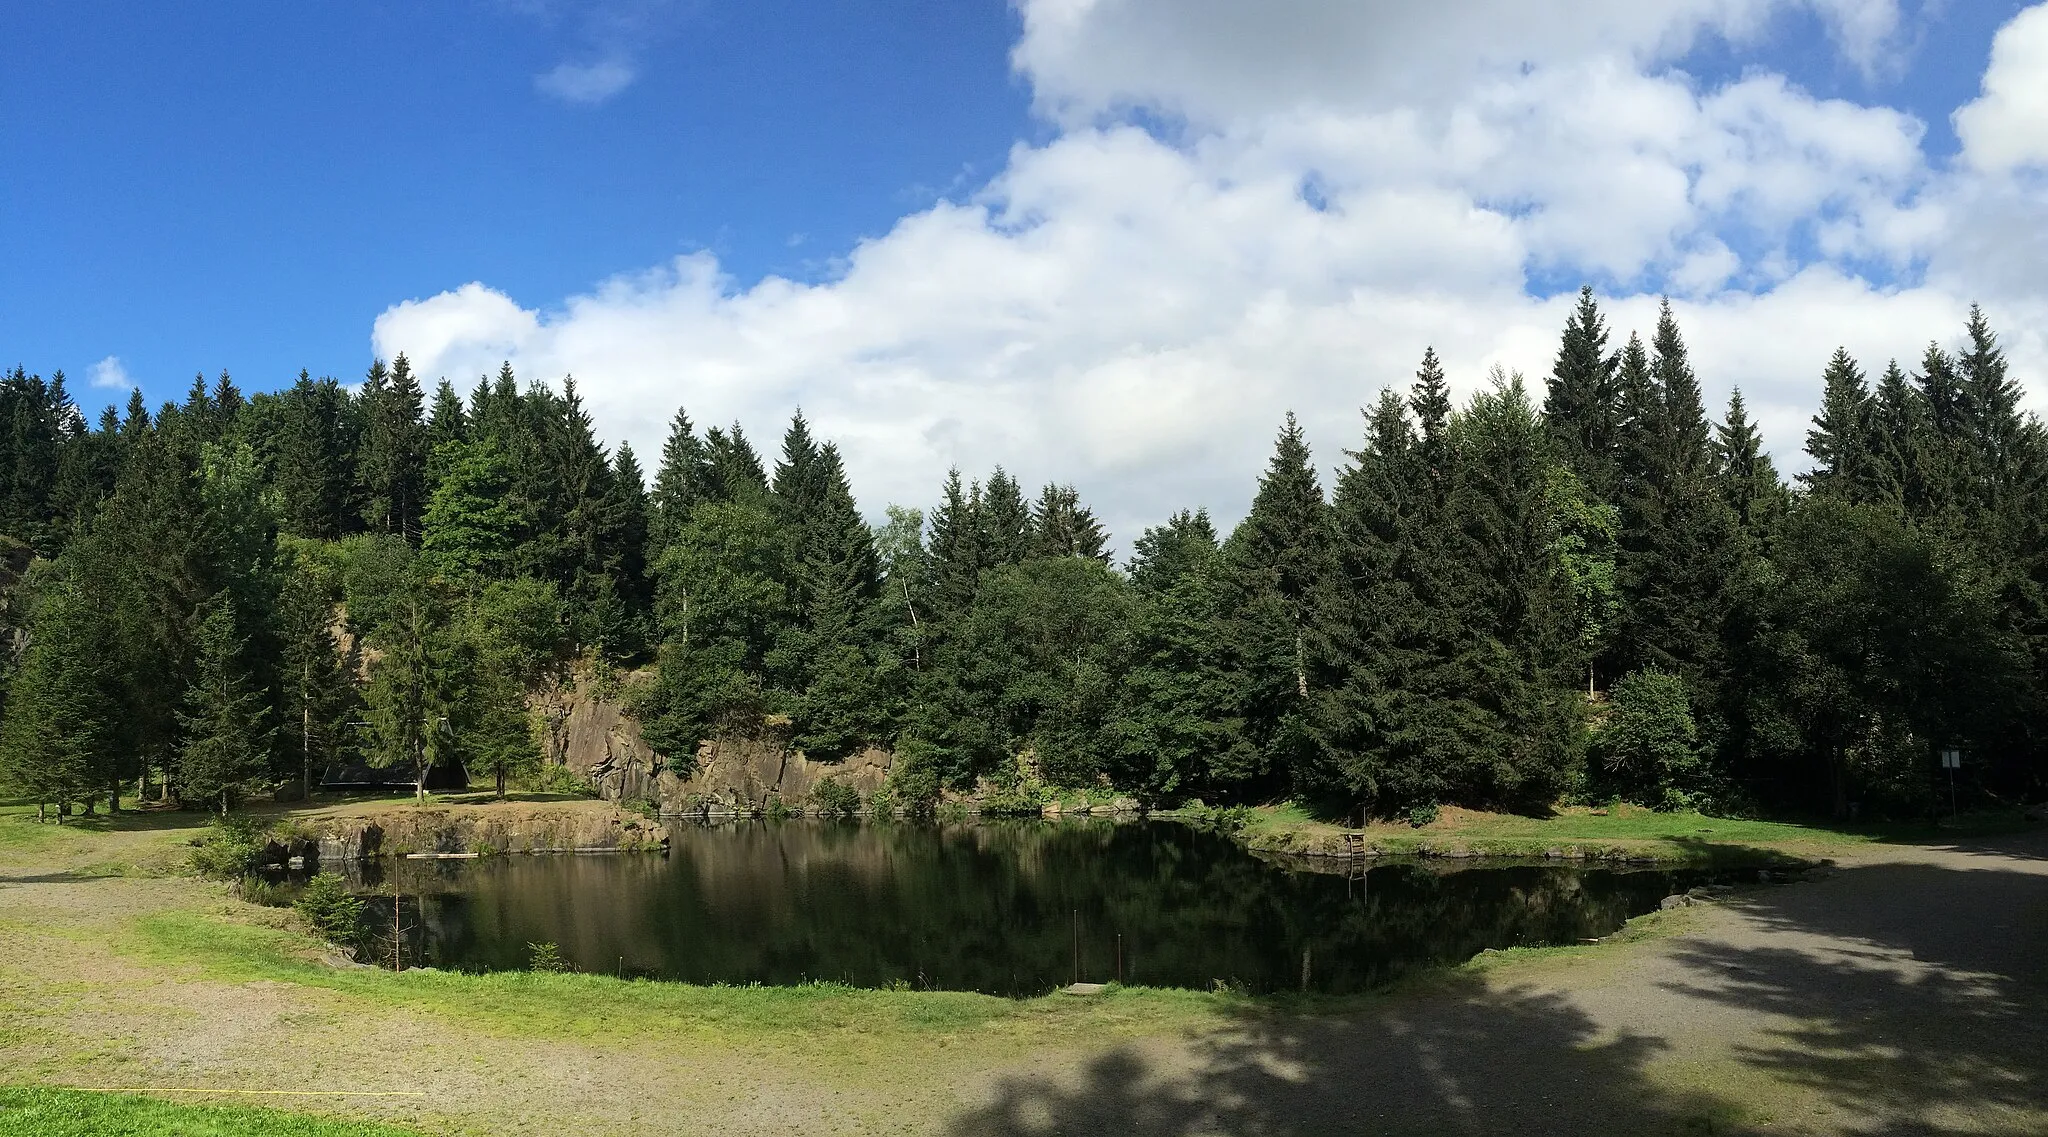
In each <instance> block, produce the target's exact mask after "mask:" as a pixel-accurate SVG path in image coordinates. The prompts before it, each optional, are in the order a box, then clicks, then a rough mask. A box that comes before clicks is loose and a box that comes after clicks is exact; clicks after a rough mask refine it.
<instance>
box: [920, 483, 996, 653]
mask: <svg viewBox="0 0 2048 1137" xmlns="http://www.w3.org/2000/svg"><path fill="white" fill-rule="evenodd" d="M941 493H942V494H943V499H942V500H941V501H940V503H939V505H938V506H937V508H935V509H933V510H932V513H931V518H930V527H931V540H930V542H929V544H928V547H929V549H930V555H931V560H930V563H931V583H932V602H933V604H934V605H935V606H936V607H937V610H938V613H939V614H940V615H941V617H945V616H951V615H954V614H956V613H960V612H964V611H966V610H967V609H968V608H969V607H970V606H971V605H973V603H974V597H975V594H976V593H977V592H978V591H979V590H980V588H981V570H982V568H983V567H984V566H985V565H986V564H987V563H988V561H987V559H986V554H985V553H984V552H983V546H982V524H981V517H980V513H981V490H980V487H979V486H976V487H973V488H971V489H970V488H969V487H966V486H963V485H962V484H961V482H960V470H959V468H958V467H954V468H953V469H951V470H948V471H946V484H945V487H944V488H943V490H942V491H941Z"/></svg>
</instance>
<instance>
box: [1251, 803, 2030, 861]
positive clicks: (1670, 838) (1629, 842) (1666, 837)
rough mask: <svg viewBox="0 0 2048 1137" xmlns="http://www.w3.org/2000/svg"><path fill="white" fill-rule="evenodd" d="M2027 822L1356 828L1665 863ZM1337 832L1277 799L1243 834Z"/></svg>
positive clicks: (1594, 818)
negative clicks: (1278, 801) (1627, 857)
mask: <svg viewBox="0 0 2048 1137" xmlns="http://www.w3.org/2000/svg"><path fill="white" fill-rule="evenodd" d="M2027 824H2028V823H2027V821H2026V820H2025V818H2024V817H2022V816H2021V815H2020V814H2018V813H2016V812H2013V813H1980V814H1968V815H1965V816H1963V817H1962V818H1960V819H1957V820H1953V821H1949V820H1944V821H1943V822H1942V823H1941V824H1939V825H1930V824H1927V823H1925V822H1904V823H1889V824H1880V825H1860V826H1844V825H1833V824H1827V823H1820V822H1816V823H1802V822H1791V821H1759V820H1747V819H1734V818H1724V817H1709V816H1707V815H1705V814H1701V813H1694V812H1691V811H1689V810H1688V811H1681V812H1673V813H1661V812H1658V811H1656V810H1651V809H1644V808H1642V807H1640V806H1632V805H1615V806H1611V807H1607V808H1601V809H1594V808H1588V807H1583V806H1579V807H1570V808H1566V809H1563V810H1560V811H1558V812H1556V813H1554V814H1552V815H1551V816H1548V817H1524V816H1519V815H1516V814H1510V813H1482V812H1479V811H1476V810H1467V809H1457V808H1449V807H1447V808H1445V809H1444V810H1443V811H1442V814H1441V816H1440V817H1439V819H1438V820H1436V821H1434V822H1432V823H1430V824H1428V825H1425V826H1421V827H1412V826H1409V825H1406V824H1402V823H1398V822H1376V823H1374V824H1372V825H1370V826H1367V827H1366V828H1365V829H1364V830H1363V834H1364V837H1365V841H1366V843H1367V844H1369V845H1370V846H1372V847H1373V848H1374V849H1376V850H1378V851H1379V852H1381V853H1385V854H1403V853H1418V854H1423V855H1430V854H1439V855H1441V854H1444V853H1450V852H1458V853H1463V854H1470V855H1480V856H1509V857H1517V856H1519V857H1529V856H1543V855H1544V854H1546V853H1550V852H1563V851H1569V852H1575V853H1577V854H1579V855H1583V856H1588V857H1594V858H1599V857H1604V856H1610V855H1612V856H1631V857H1637V858H1644V859H1654V860H1658V861H1668V862H1692V863H1714V862H1730V861H1755V862H1765V863H1767V862H1769V861H1771V860H1774V859H1779V858H1809V859H1810V858H1814V857H1825V856H1827V855H1829V853H1830V852H1831V851H1839V850H1843V849H1847V848H1850V847H1854V846H1857V845H1866V844H1871V843H1873V842H1901V843H1936V842H1947V841H1955V840H1959V839H1966V838H1969V837H1973V836H1984V835H1989V834H1993V833H2008V832H2014V831H2017V830H2020V829H2024V828H2026V827H2027ZM1344 832H1346V830H1344V829H1343V828H1342V827H1340V826H1337V825H1333V824H1330V823H1328V822H1325V821H1322V820H1318V819H1317V818H1316V817H1314V816H1313V815H1311V814H1310V813H1309V812H1308V811H1307V810H1306V809H1304V808H1302V807H1301V806H1299V805H1295V804H1292V803H1286V804H1281V805H1271V806H1261V807H1260V808H1258V809H1256V810H1253V811H1252V816H1251V818H1250V820H1249V822H1248V823H1247V824H1246V826H1245V829H1244V834H1243V837H1244V840H1245V843H1246V844H1248V845H1250V846H1251V847H1252V848H1254V849H1260V850H1266V851H1271V852H1301V853H1308V852H1324V853H1334V852H1340V851H1342V850H1343V845H1342V841H1343V838H1342V836H1341V834H1342V833H1344ZM1349 832H1359V830H1356V829H1353V830H1349Z"/></svg>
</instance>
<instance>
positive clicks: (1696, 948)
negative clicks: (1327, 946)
mask: <svg viewBox="0 0 2048 1137" xmlns="http://www.w3.org/2000/svg"><path fill="white" fill-rule="evenodd" d="M1987 864H1988V862H1987ZM2009 865H2010V862H2008V867H2005V868H1996V867H1987V868H1986V869H1984V870H1979V871H1972V870H1969V869H1956V868H1941V867H1934V866H1925V865H1878V866H1870V867H1867V868H1856V869H1850V870H1845V871H1844V872H1842V873H1841V874H1839V876H1838V877H1837V878H1836V879H1833V880H1829V881H1826V882H1824V883H1822V884H1815V885H1801V886H1796V887H1792V888H1778V889H1768V890H1764V891H1761V892H1757V893H1753V894H1750V895H1748V896H1745V897H1742V898H1740V899H1739V900H1737V901H1736V902H1735V903H1736V906H1737V907H1738V908H1740V910H1741V912H1742V914H1743V915H1745V916H1746V917H1748V920H1747V921H1745V922H1744V923H1743V925H1742V926H1741V928H1740V929H1738V930H1737V931H1736V932H1731V933H1730V934H1728V935H1727V936H1725V937H1724V936H1720V935H1702V936H1700V937H1697V938H1688V939H1684V940H1680V941H1677V942H1676V943H1675V944H1673V945H1672V946H1671V947H1669V948H1666V949H1662V950H1661V951H1660V952H1659V954H1658V955H1657V956H1656V957H1654V960H1645V963H1646V965H1654V967H1655V968H1656V969H1658V971H1661V975H1659V976H1658V977H1657V978H1655V979H1654V980H1649V981H1643V983H1642V988H1643V990H1642V992H1641V995H1640V998H1639V1004H1638V1005H1636V1006H1634V1007H1631V1008H1624V1009H1623V1010H1621V1011H1619V1012H1617V1011H1616V1009H1615V1005H1614V1000H1615V999H1616V998H1617V993H1616V991H1615V990H1613V989H1604V990H1601V991H1599V992H1597V993H1589V994H1597V996H1598V997H1597V998H1578V997H1574V996H1573V995H1569V994H1563V993H1558V992H1553V991H1547V990H1539V989H1537V988H1535V987H1533V986H1522V987H1508V988H1502V987H1500V986H1498V985H1491V986H1490V985H1488V984H1487V983H1486V982H1485V981H1484V980H1482V979H1481V978H1479V977H1477V976H1467V975H1459V976H1456V977H1453V978H1451V979H1449V980H1447V981H1446V984H1445V985H1444V986H1443V987H1442V988H1440V989H1439V990H1437V991H1434V992H1431V993H1428V994H1419V995H1413V996H1398V997H1393V998H1390V999H1389V1001H1388V1002H1387V1004H1386V1005H1385V1006H1384V1007H1382V1008H1379V1009H1375V1010H1370V1011H1366V1012H1362V1013H1358V1014H1353V1015H1347V1016H1343V1017H1326V1018H1318V1017H1310V1016H1298V1015H1287V1014H1282V1013H1278V1012H1275V1011H1270V1010H1269V1011H1266V1012H1256V1011H1255V1012H1248V1013H1246V1014H1245V1015H1244V1016H1242V1017H1241V1018H1240V1019H1239V1020H1238V1021H1236V1022H1234V1023H1232V1024H1231V1025H1230V1026H1229V1027H1227V1028H1226V1029H1223V1030H1221V1031H1219V1032H1218V1033H1217V1034H1216V1035H1215V1036H1214V1037H1211V1038H1206V1039H1198V1040H1195V1041H1193V1042H1191V1043H1175V1042H1164V1041H1162V1042H1157V1043H1137V1044H1130V1045H1126V1046H1122V1047H1119V1048H1117V1049H1115V1050H1112V1051H1110V1052H1108V1053H1105V1054H1103V1055H1101V1056H1099V1057H1096V1058H1094V1059H1093V1060H1091V1061H1090V1062H1089V1063H1088V1064H1087V1065H1086V1066H1085V1068H1083V1069H1082V1070H1080V1071H1079V1072H1078V1073H1072V1074H1051V1073H1047V1074H1024V1075H1018V1076H1013V1077H1011V1078H1009V1079H1007V1080H1005V1081H1003V1082H1002V1083H1000V1084H999V1085H997V1086H996V1087H995V1089H994V1092H993V1094H992V1095H991V1097H990V1099H989V1100H988V1101H987V1103H986V1104H985V1105H982V1106H981V1107H979V1108H976V1109H973V1110H971V1111H969V1112H967V1113H965V1114H963V1115H962V1116H960V1117H958V1118H957V1119H956V1120H955V1122H954V1124H953V1126H952V1129H951V1132H953V1133H955V1134H958V1135H960V1137H967V1135H969V1134H977V1135H978V1134H993V1135H998V1137H1050V1135H1052V1134H1092V1133H1129V1134H1137V1135H1141V1137H1192V1135H1194V1134H1212V1133H1214V1134H1225V1133H1227V1134H1322V1133H1332V1134H1334V1133H1346V1134H1376V1133H1388V1134H1406V1133H1417V1134H1420V1133H1429V1134H1482V1133H1515V1134H1575V1135H1576V1134H1610V1133H1611V1134H1729V1133H1741V1132H1748V1131H1750V1130H1749V1129H1747V1128H1745V1126H1746V1125H1748V1124H1751V1123H1753V1122H1755V1121H1757V1120H1758V1113H1757V1111H1758V1110H1759V1109H1761V1110H1765V1111H1768V1110H1769V1109H1771V1108H1774V1107H1772V1106H1771V1105H1770V1104H1769V1102H1770V1101H1777V1102H1783V1101H1785V1100H1786V1095H1788V1094H1789V1095H1791V1096H1792V1097H1794V1098H1804V1099H1805V1101H1806V1102H1807V1104H1809V1105H1811V1106H1813V1107H1814V1108H1816V1109H1818V1110H1820V1112H1819V1113H1816V1114H1815V1115H1814V1116H1812V1117H1806V1116H1800V1117H1777V1118H1775V1119H1774V1122H1773V1124H1774V1125H1785V1126H1788V1127H1789V1128H1791V1129H1792V1130H1793V1131H1797V1132H1842V1133H1849V1134H1858V1135H1865V1134H1867V1135H1871V1137H1892V1135H1899V1137H1903V1135H1904V1134H1908V1133H1915V1134H1948V1133H1955V1134H1961V1133H1966V1132H1967V1133H1979V1134H1981V1133H1992V1134H2015V1135H2016V1134H2021V1133H2038V1132H2040V1131H2041V1126H2042V1121H2043V1117H2044V1113H2048V983H2044V982H2043V978H2044V971H2043V968H2044V961H2043V959H2042V954H2043V953H2042V948H2043V945H2044V944H2048V875H2042V874H2038V873H2034V872H2024V871H2015V870H2014V869H2012V868H2011V867H2009ZM2000 924H2003V925H2005V926H2004V928H2003V929H2000V927H1999V925H2000ZM1596 1005H1597V1006H1599V1007H1602V1008H1604V1009H1603V1010H1601V1011H1600V1012H1599V1016H1598V1017H1596V1016H1595V1014H1594V1013H1592V1012H1589V1010H1588V1009H1587V1007H1589V1006H1596ZM1601 1019H1605V1020H1606V1023H1603V1022H1602V1021H1601ZM1616 1023H1619V1024H1625V1025H1623V1026H1620V1027H1617V1026H1615V1025H1612V1024H1616ZM1714 1024H1718V1025H1714ZM1716 1030H1722V1031H1724V1032H1725V1033H1723V1034H1721V1035H1719V1036H1714V1035H1713V1032H1714V1031H1716ZM1699 1039H1708V1040H1709V1042H1708V1043H1699V1042H1696V1041H1695V1040H1699ZM1695 1045H1697V1046H1700V1047H1701V1048H1702V1051H1703V1052H1702V1053H1701V1054H1694V1053H1690V1052H1688V1047H1691V1046H1695ZM1696 1057H1698V1058H1701V1059H1702V1061H1703V1062H1704V1063H1705V1064H1704V1065H1703V1066H1700V1067H1698V1069H1699V1070H1705V1071H1707V1073H1706V1074H1703V1075H1697V1076H1694V1077H1692V1078H1691V1082H1692V1084H1702V1085H1706V1086H1709V1087H1712V1092H1705V1091H1697V1090H1680V1089H1674V1088H1673V1085H1674V1083H1675V1079H1673V1078H1672V1077H1670V1076H1669V1072H1668V1071H1665V1072H1664V1073H1665V1075H1666V1076H1665V1077H1663V1078H1662V1079H1660V1078H1658V1077H1655V1076H1653V1073H1652V1071H1651V1070H1650V1069H1649V1067H1650V1065H1651V1064H1652V1063H1655V1062H1657V1061H1659V1060H1660V1059H1664V1058H1672V1059H1677V1060H1679V1062H1680V1065H1681V1066H1684V1065H1685V1064H1686V1063H1687V1062H1688V1061H1689V1060H1691V1059H1693V1058H1696ZM1765 1085H1770V1086H1774V1087H1775V1088H1773V1089H1772V1090H1770V1092H1768V1093H1767V1092H1764V1091H1763V1089H1762V1088H1761V1087H1763V1086H1765Z"/></svg>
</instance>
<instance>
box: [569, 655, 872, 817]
mask: <svg viewBox="0 0 2048 1137" xmlns="http://www.w3.org/2000/svg"><path fill="white" fill-rule="evenodd" d="M645 678H646V677H645V676H629V677H628V678H627V681H626V682H627V684H628V685H630V684H632V683H634V682H639V681H645ZM623 700H624V696H623V695H611V696H607V695H605V694H601V693H599V692H597V691H595V690H593V684H591V683H589V682H588V681H587V680H579V681H578V682H577V684H576V686H575V688H574V690H572V691H570V692H567V693H566V697H564V698H562V699H561V700H560V701H559V702H557V703H556V704H555V705H554V706H553V707H550V708H548V719H549V724H550V729H549V732H548V741H549V746H548V750H549V753H548V759H549V760H550V761H553V762H556V763H559V764H561V765H563V766H566V767H567V768H568V769H569V770H570V772H572V773H574V774H576V775H577V776H578V777H581V778H582V779H583V780H585V781H587V782H589V783H590V785H591V786H592V787H593V788H595V789H596V790H597V791H598V793H600V794H601V795H603V796H604V797H606V798H608V799H610V800H612V801H652V802H654V803H656V805H657V806H658V807H659V808H660V809H661V810H662V812H664V813H687V812H694V811H697V810H700V809H706V808H708V809H710V810H712V811H713V812H723V811H728V810H751V809H760V808H762V807H764V806H765V805H767V803H768V802H769V801H770V800H771V799H780V800H781V801H783V802H785V803H787V804H789V805H792V806H797V805H806V804H808V803H809V800H810V795H811V790H812V789H813V788H814V787H816V786H817V784H818V783H819V782H821V781H824V780H825V779H826V778H833V777H836V778H838V779H839V780H840V781H841V782H844V783H845V784H846V785H848V786H851V787H853V788H854V789H855V790H857V791H859V792H860V794H861V795H862V796H863V797H865V796H866V795H868V794H871V793H873V792H874V791H875V790H877V789H879V788H880V787H881V785H882V781H883V779H884V778H886V777H888V776H889V767H890V765H891V763H892V762H893V761H894V756H893V755H892V754H890V753H889V752H888V751H887V750H881V749H869V750H865V751H862V752H861V753H859V754H855V755H853V756H851V757H849V758H847V759H845V760H844V761H839V762H814V761H811V760H810V759H808V758H806V757H804V755H803V754H802V752H801V751H798V750H795V749H793V748H792V747H791V746H790V743H789V732H788V730H787V728H786V727H783V726H778V725H775V724H772V723H771V724H769V725H766V726H764V727H763V728H762V729H761V731H760V732H759V735H758V736H757V737H754V738H747V739H725V740H719V741H716V742H706V743H704V744H703V745H702V746H700V747H699V748H698V751H697V768H696V770H695V771H694V772H693V773H691V774H690V776H689V777H687V778H679V777H677V776H676V772H675V771H674V770H672V769H670V768H669V767H668V764H667V763H666V762H664V761H663V760H662V759H661V758H660V757H659V756H657V755H656V754H655V753H654V752H653V751H652V750H650V749H649V748H648V746H647V743H646V742H644V741H643V740H642V739H641V737H640V724H639V723H637V722H635V721H634V720H633V717H632V716H631V715H629V714H627V713H626V710H625V706H624V701H623Z"/></svg>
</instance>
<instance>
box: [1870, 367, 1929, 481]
mask: <svg viewBox="0 0 2048 1137" xmlns="http://www.w3.org/2000/svg"><path fill="white" fill-rule="evenodd" d="M1924 417H1925V416H1924V407H1923V406H1922V404H1921V401H1920V395H1919V392H1918V391H1916V390H1914V389H1913V385H1912V383H1911V382H1910V381H1909V380H1907V378H1906V373H1905V372H1904V371H1903V370H1901V369H1900V367H1899V361H1898V360H1896V359H1894V360H1892V361H1891V362H1889V363H1887V364H1886V365H1885V369H1884V375H1883V377H1882V378H1880V379H1879V380H1878V383H1877V391H1876V393H1875V394H1874V395H1873V396H1872V398H1871V410H1870V423H1871V429H1870V433H1869V435H1868V436H1867V438H1866V443H1867V458H1866V460H1865V463H1864V464H1865V466H1866V467H1867V468H1868V470H1869V474H1868V477H1869V482H1868V486H1867V488H1866V489H1865V490H1864V492H1863V494H1862V498H1863V499H1864V500H1868V501H1871V502H1874V503H1877V504H1881V505H1883V506H1884V507H1886V508H1887V509H1890V510H1893V511H1903V510H1905V509H1906V508H1907V507H1908V503H1918V502H1921V501H1924V500H1925V499H1926V496H1927V494H1926V488H1925V486H1924V485H1923V484H1922V475H1923V473H1924V469H1925V462H1924V460H1923V459H1922V457H1921V454H1922V450H1923V447H1924V446H1925V445H1926V442H1927V431H1926V427H1925V425H1924Z"/></svg>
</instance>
